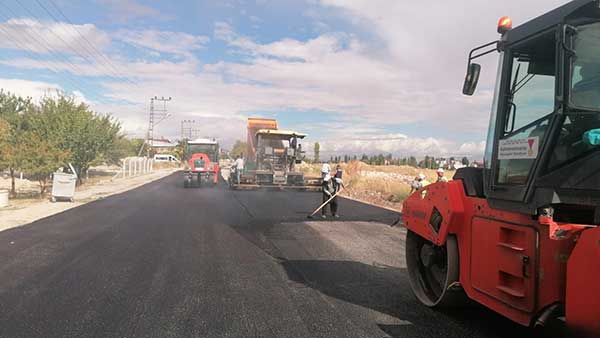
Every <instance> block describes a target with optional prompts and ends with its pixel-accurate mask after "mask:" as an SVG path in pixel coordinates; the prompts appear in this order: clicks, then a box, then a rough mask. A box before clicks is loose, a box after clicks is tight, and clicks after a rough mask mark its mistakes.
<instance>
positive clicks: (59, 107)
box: [0, 90, 143, 197]
mask: <svg viewBox="0 0 600 338" xmlns="http://www.w3.org/2000/svg"><path fill="white" fill-rule="evenodd" d="M140 142H143V141H138V140H129V139H127V138H125V137H124V135H123V132H122V129H121V125H120V124H119V122H117V121H116V120H115V119H114V118H113V117H111V116H110V115H108V114H99V113H96V112H93V111H91V110H90V108H89V107H88V106H87V105H86V104H84V103H78V102H76V101H75V99H74V98H72V97H69V96H64V95H62V94H60V93H57V95H54V96H46V97H44V98H42V99H41V100H40V101H39V102H33V101H32V100H31V99H30V98H22V97H19V96H17V95H14V94H11V93H9V92H6V91H4V90H0V174H1V173H2V172H6V171H7V172H8V174H9V176H10V179H11V188H10V190H11V195H12V196H13V197H15V196H16V194H17V191H16V187H15V179H16V177H17V175H18V174H20V173H23V174H24V175H25V177H26V178H27V179H30V180H33V181H36V182H38V184H39V191H40V195H41V196H43V195H44V194H45V192H46V190H47V186H48V182H49V179H50V177H51V174H52V173H53V172H55V171H56V170H57V169H59V168H66V167H67V164H68V163H71V164H72V165H73V166H74V168H75V170H76V172H77V175H78V177H79V182H78V184H82V183H83V178H84V177H86V176H87V172H88V170H89V168H90V167H91V166H92V165H97V164H101V163H106V164H117V163H119V162H120V159H121V158H123V157H127V156H135V155H136V154H137V150H138V149H139V147H140V146H141V143H140Z"/></svg>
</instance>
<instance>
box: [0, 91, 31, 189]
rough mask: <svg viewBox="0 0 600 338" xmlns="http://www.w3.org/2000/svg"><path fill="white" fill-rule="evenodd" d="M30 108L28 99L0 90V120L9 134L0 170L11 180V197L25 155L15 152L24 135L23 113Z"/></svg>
mask: <svg viewBox="0 0 600 338" xmlns="http://www.w3.org/2000/svg"><path fill="white" fill-rule="evenodd" d="M30 106H31V104H30V100H29V99H23V98H21V97H19V96H16V95H14V94H11V93H9V92H6V91H4V90H2V89H0V118H2V119H3V120H4V121H6V122H8V125H9V129H10V133H8V134H6V135H7V136H6V137H7V141H6V142H7V144H8V145H7V147H8V149H7V151H6V153H5V154H4V156H3V158H2V159H1V161H2V162H3V163H0V169H4V168H8V170H9V172H10V178H11V189H10V191H11V195H12V196H15V195H16V193H17V191H16V188H15V174H16V173H17V170H18V169H19V167H20V165H21V163H22V161H23V159H24V157H25V156H26V154H25V153H23V152H19V151H17V150H16V148H17V147H18V145H19V144H21V142H22V137H23V133H24V130H25V128H24V113H25V112H26V111H27V109H28V108H29V107H30ZM1 167H4V168H1Z"/></svg>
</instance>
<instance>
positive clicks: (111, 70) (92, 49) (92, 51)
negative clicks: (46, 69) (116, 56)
mask: <svg viewBox="0 0 600 338" xmlns="http://www.w3.org/2000/svg"><path fill="white" fill-rule="evenodd" d="M35 1H36V3H37V4H38V5H39V6H40V7H41V8H42V9H43V10H44V11H45V12H46V13H47V14H48V15H49V16H50V17H51V18H52V19H53V20H54V21H56V22H57V23H60V20H59V19H58V18H56V17H55V16H54V14H52V13H51V12H50V10H48V8H47V7H46V6H44V5H43V4H42V3H41V2H40V1H39V0H35ZM49 2H50V3H51V4H52V6H53V7H54V8H55V9H56V10H57V11H58V12H59V13H60V15H61V16H62V17H63V18H65V20H66V21H67V22H68V23H69V24H71V26H72V28H73V30H75V32H76V33H77V34H78V35H79V36H80V37H81V38H82V39H83V40H84V41H85V42H86V43H87V44H88V46H89V47H90V49H88V48H87V47H84V46H83V44H79V46H80V47H82V49H85V50H86V52H87V53H88V54H89V55H90V56H93V55H94V54H97V55H99V56H101V57H102V58H103V61H104V62H103V63H100V62H97V63H98V64H102V66H103V67H104V69H105V70H107V71H108V73H110V74H111V75H112V76H114V77H116V78H124V79H125V80H126V81H128V82H130V83H131V84H133V85H137V83H134V82H132V81H131V80H130V79H129V78H127V76H123V75H120V74H119V71H118V70H116V68H115V67H114V66H113V65H112V64H111V63H110V61H109V60H108V59H107V58H106V56H104V54H102V53H101V52H99V51H98V50H97V49H96V48H95V47H94V46H93V44H92V43H91V42H90V41H89V40H88V39H87V38H86V37H85V36H84V35H83V34H82V33H81V32H80V31H79V29H78V28H77V25H75V24H74V23H73V22H71V20H69V18H67V16H66V15H65V14H64V13H63V12H62V11H61V10H60V8H58V6H57V5H56V4H55V3H54V2H53V1H52V0H49ZM61 41H63V42H64V43H65V44H67V43H66V42H65V41H64V40H62V39H61ZM74 51H75V52H76V53H77V54H78V55H80V56H81V57H84V56H83V55H81V54H79V53H78V52H77V51H76V50H74ZM86 60H87V58H86ZM88 61H89V60H88ZM94 61H98V59H95V60H94ZM106 65H108V66H106ZM115 70H116V71H115Z"/></svg>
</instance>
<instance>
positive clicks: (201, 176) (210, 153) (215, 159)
mask: <svg viewBox="0 0 600 338" xmlns="http://www.w3.org/2000/svg"><path fill="white" fill-rule="evenodd" d="M184 153H185V162H184V173H183V186H184V187H186V188H189V187H193V186H198V187H199V186H202V185H203V184H211V185H216V184H217V183H219V172H220V168H219V143H218V142H217V141H216V140H215V139H208V138H199V139H195V140H188V141H186V143H185V151H184Z"/></svg>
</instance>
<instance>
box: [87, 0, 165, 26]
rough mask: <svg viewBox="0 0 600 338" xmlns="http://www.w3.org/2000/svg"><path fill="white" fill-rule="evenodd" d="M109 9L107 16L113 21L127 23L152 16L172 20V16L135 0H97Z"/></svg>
mask: <svg viewBox="0 0 600 338" xmlns="http://www.w3.org/2000/svg"><path fill="white" fill-rule="evenodd" d="M97 1H98V2H99V3H101V4H103V5H105V6H106V7H107V8H108V9H109V14H110V15H109V18H110V19H111V20H113V21H115V22H119V23H127V22H129V21H131V20H135V19H139V18H152V19H158V20H162V21H167V20H172V19H173V16H172V15H170V14H165V13H163V12H161V11H159V10H157V9H156V8H153V7H150V6H146V5H143V4H141V3H139V2H138V1H136V0H97Z"/></svg>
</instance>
